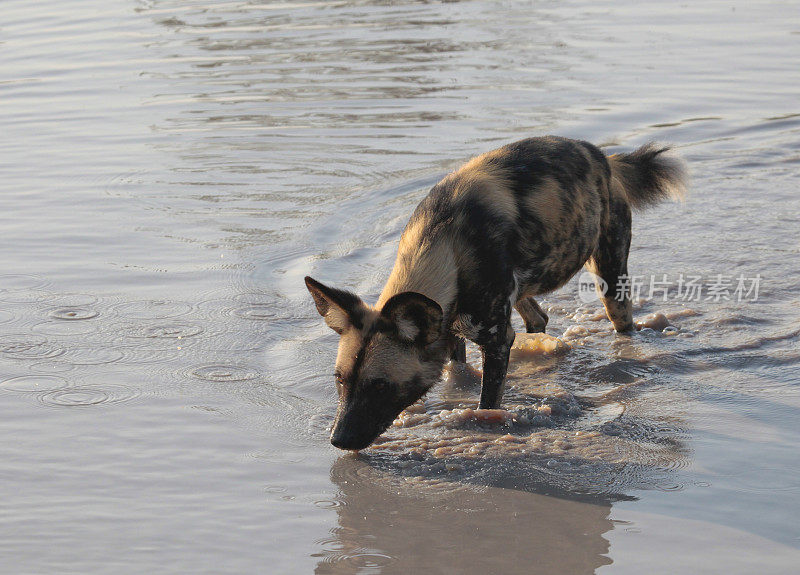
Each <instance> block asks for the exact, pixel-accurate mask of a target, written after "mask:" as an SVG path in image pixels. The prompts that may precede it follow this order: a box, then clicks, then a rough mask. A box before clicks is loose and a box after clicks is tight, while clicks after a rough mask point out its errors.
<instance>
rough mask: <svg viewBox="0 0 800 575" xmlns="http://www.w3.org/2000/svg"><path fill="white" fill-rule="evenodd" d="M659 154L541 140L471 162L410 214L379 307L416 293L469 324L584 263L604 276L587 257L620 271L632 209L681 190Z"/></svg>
mask: <svg viewBox="0 0 800 575" xmlns="http://www.w3.org/2000/svg"><path fill="white" fill-rule="evenodd" d="M664 151H665V149H658V148H655V147H653V146H650V145H649V146H645V147H643V148H641V149H640V150H637V151H636V152H634V153H632V154H626V155H616V156H611V157H610V158H607V157H606V156H605V154H603V152H601V151H600V150H599V149H598V148H597V147H596V146H594V145H592V144H590V143H588V142H582V141H577V140H570V139H567V138H560V137H553V136H547V137H541V138H529V139H526V140H521V141H519V142H515V143H512V144H509V145H507V146H504V147H502V148H499V149H497V150H494V151H491V152H488V153H486V154H483V155H482V156H478V157H477V158H474V159H473V160H471V161H469V162H468V163H466V164H465V165H464V166H462V167H461V168H460V169H459V170H457V171H455V172H453V173H452V174H450V175H448V176H447V177H445V178H444V179H443V180H442V181H441V182H439V183H438V184H437V185H436V186H434V188H433V189H432V190H431V192H430V194H429V195H428V196H427V197H426V198H425V199H424V200H423V201H422V202H421V203H420V204H419V206H418V207H417V209H416V211H415V212H414V214H413V215H412V217H411V219H410V221H409V223H408V225H407V226H406V229H405V231H404V233H403V236H402V238H401V241H400V248H399V250H398V257H397V261H396V263H395V268H394V270H393V272H392V276H391V277H390V280H389V282H388V283H387V286H386V288H385V289H384V292H383V293H382V295H381V298H380V300H379V302H378V306H379V307H380V304H381V302H382V301H385V300H386V299H388V298H389V297H391V296H392V295H394V294H396V293H400V292H402V291H418V292H421V293H423V294H425V295H428V296H429V297H432V298H434V299H437V301H440V300H445V301H444V303H445V305H444V306H443V307H444V308H445V311H446V312H447V311H449V312H450V313H449V314H447V315H449V317H450V319H451V320H455V318H456V317H457V316H458V315H464V314H468V315H470V316H471V317H472V318H473V319H472V323H473V324H474V323H476V320H475V318H476V314H477V316H481V315H484V314H481V313H480V309H481V308H487V307H492V308H501V307H504V305H503V304H505V303H506V302H509V301H510V305H512V306H513V305H515V304H516V302H517V301H518V300H520V299H522V298H524V297H531V296H535V295H539V294H543V293H547V292H549V291H552V290H554V289H557V288H558V287H560V286H562V285H563V284H564V283H566V282H567V281H569V279H570V278H571V277H572V276H573V275H575V273H576V272H577V271H578V270H580V268H581V267H582V266H583V265H584V264H586V263H587V261H588V262H589V264H590V267H592V268H593V269H594V270H595V271H597V272H599V274H598V275H601V276H603V275H604V270H600V269H597V267H598V266H597V265H594V262H593V261H590V258H592V256H593V255H598V256H599V257H600V259H606V260H611V259H614V258H617V259H618V260H621V263H622V266H621V267H624V266H625V263H626V261H627V250H628V244H629V236H630V218H631V215H630V212H631V207H634V208H637V207H642V206H644V205H647V204H650V203H654V202H655V201H657V200H659V199H661V198H663V197H665V196H668V195H679V194H680V193H681V191H682V189H683V187H682V179H683V174H682V171H681V169H680V165H679V164H678V163H676V161H675V160H674V159H671V158H670V157H669V156H661V153H662V152H664ZM601 252H605V254H603V253H601ZM606 267H608V266H606ZM611 267H614V268H619V267H620V266H611ZM621 271H622V270H621V269H619V270H617V269H615V270H612V271H611V272H609V273H605V275H609V276H610V275H619V272H621ZM613 279H614V283H616V278H613ZM440 303H442V302H441V301H440ZM448 303H452V305H451V306H450V309H449V310H448V309H447V304H448ZM498 311H499V310H498ZM612 321H614V318H612ZM623 323H626V322H623ZM615 326H616V327H618V328H621V327H623V326H621V325H617V323H616V322H615Z"/></svg>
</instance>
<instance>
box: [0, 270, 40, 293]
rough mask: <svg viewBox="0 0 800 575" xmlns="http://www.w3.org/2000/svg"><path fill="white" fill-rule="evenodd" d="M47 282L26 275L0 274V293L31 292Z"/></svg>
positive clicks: (37, 277)
mask: <svg viewBox="0 0 800 575" xmlns="http://www.w3.org/2000/svg"><path fill="white" fill-rule="evenodd" d="M47 283H48V282H47V280H45V279H44V278H40V277H39V276H32V275H27V274H0V292H3V291H6V290H9V291H10V290H31V289H37V288H41V287H43V286H46V285H47Z"/></svg>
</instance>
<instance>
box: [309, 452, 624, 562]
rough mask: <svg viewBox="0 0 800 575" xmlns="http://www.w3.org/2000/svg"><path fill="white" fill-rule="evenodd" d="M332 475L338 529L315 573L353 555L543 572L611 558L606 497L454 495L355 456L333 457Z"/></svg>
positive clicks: (490, 490) (484, 491)
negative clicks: (404, 480) (593, 499)
mask: <svg viewBox="0 0 800 575" xmlns="http://www.w3.org/2000/svg"><path fill="white" fill-rule="evenodd" d="M331 480H332V482H333V483H334V484H335V485H336V486H337V487H338V490H339V498H338V499H339V500H340V503H341V505H338V506H336V507H334V509H335V510H336V514H337V519H338V527H334V528H333V529H331V534H332V535H331V537H330V538H326V539H324V540H323V543H321V546H322V549H320V550H318V551H317V556H318V557H320V559H319V564H318V565H317V569H316V573H318V574H323V573H340V572H350V568H351V567H352V565H353V561H354V559H360V560H362V561H364V560H369V561H370V562H375V563H377V564H382V562H384V561H385V562H386V563H387V567H388V571H390V572H392V573H440V572H447V573H473V572H476V571H478V570H480V571H484V572H487V573H518V572H519V571H520V567H521V566H525V568H528V569H529V568H530V567H531V566H535V567H536V569H534V571H536V572H537V573H538V572H540V571H541V572H545V571H547V572H551V573H571V574H575V575H588V574H590V573H594V572H595V570H596V569H597V568H598V567H601V566H603V565H608V564H610V563H611V559H609V558H608V556H607V555H608V552H609V543H608V541H607V540H606V539H605V538H604V537H603V534H604V533H606V532H608V531H610V530H612V529H613V524H612V522H611V519H610V518H609V514H610V509H611V506H610V504H609V503H608V502H606V501H599V502H594V503H585V502H581V501H575V500H571V499H564V498H558V497H549V496H545V495H540V494H539V493H536V492H530V491H525V490H524V489H525V488H524V487H523V488H522V489H520V488H515V489H503V488H496V487H485V488H481V489H480V490H476V489H472V488H470V487H469V486H467V487H466V488H465V487H464V486H457V487H460V488H459V489H456V490H455V491H453V492H448V491H447V490H446V488H441V487H440V488H438V489H437V488H436V487H432V486H425V485H415V484H413V483H409V484H398V477H397V475H395V474H394V473H393V472H392V471H391V470H389V471H383V470H380V469H376V468H374V467H372V466H371V465H370V462H369V461H365V460H363V459H360V458H358V459H357V458H353V457H349V456H344V457H341V458H339V459H338V460H337V461H336V462H334V464H333V467H332V468H331ZM500 480H501V481H502V478H500ZM426 490H430V491H429V493H428V495H430V497H426V496H425V492H426ZM432 501H433V502H435V503H434V504H432V503H431V502H432ZM521 533H524V536H520V534H521ZM365 549H369V550H371V551H372V553H374V555H369V554H365ZM454 550H457V551H454Z"/></svg>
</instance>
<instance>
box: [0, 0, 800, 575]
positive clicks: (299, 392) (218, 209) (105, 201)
mask: <svg viewBox="0 0 800 575" xmlns="http://www.w3.org/2000/svg"><path fill="white" fill-rule="evenodd" d="M0 14H2V16H3V17H2V20H1V21H2V24H1V25H0V31H1V33H0V53H2V55H3V66H2V68H0V106H2V110H3V113H2V115H0V130H2V133H3V134H4V138H3V139H2V140H1V141H0V152H1V153H0V155H1V156H2V158H3V162H2V164H0V173H1V174H2V179H0V192H1V193H0V229H2V231H3V242H2V244H0V400H1V401H0V432H2V435H3V438H4V441H3V443H2V446H0V478H2V481H0V535H2V537H0V557H2V560H1V562H0V565H2V568H0V570H2V571H3V572H8V573H29V572H30V573H38V572H51V573H56V572H57V573H105V572H114V573H141V572H144V571H151V570H154V571H158V572H177V573H185V572H196V573H202V572H209V573H212V572H213V573H221V572H227V573H245V572H248V573H249V572H264V571H265V570H267V571H270V572H276V573H277V572H298V573H300V572H311V571H316V572H319V573H350V572H360V573H379V572H381V573H411V572H418V571H422V570H423V569H424V570H426V571H428V572H431V573H452V572H456V573H469V572H485V571H486V570H487V569H488V570H492V571H493V572H505V573H513V572H524V573H539V572H541V573H544V572H547V573H592V572H595V571H597V572H599V573H643V572H647V573H679V572H685V573H721V572H724V573H753V572H758V573H788V572H791V571H792V570H793V569H795V567H796V565H797V562H798V560H800V528H798V524H797V520H796V518H797V516H798V514H800V458H798V457H797V453H798V447H800V426H798V423H797V422H798V416H800V376H798V373H799V371H798V367H800V346H798V340H800V331H799V328H798V319H799V317H800V314H799V313H798V311H797V310H798V304H799V303H800V302H799V301H798V296H797V293H798V288H799V287H800V279H798V278H800V275H798V252H799V251H800V244H798V235H797V229H798V215H800V199H798V194H797V189H798V187H800V145H799V144H798V141H800V140H799V139H798V136H800V106H798V98H797V96H798V89H799V88H800V72H798V69H797V65H796V60H797V58H796V56H797V54H798V53H799V52H800V14H798V12H797V10H796V7H795V6H793V5H792V4H791V3H788V4H787V3H781V2H760V1H757V2H739V1H734V2H725V3H720V2H698V3H692V4H687V5H677V4H675V3H672V2H649V3H635V2H628V1H625V2H615V3H613V4H606V5H600V4H597V3H591V2H582V1H576V2H569V3H560V2H537V3H529V2H505V3H503V4H502V5H498V4H496V3H493V2H485V1H474V2H449V3H442V4H439V3H410V2H409V3H382V2H349V1H345V0H342V1H330V2H326V1H321V2H297V3H291V4H282V3H254V2H253V3H250V2H242V1H235V2H224V1H221V2H214V3H209V2H177V1H171V2H158V1H139V2H137V1H133V0H129V1H119V0H112V1H110V2H108V1H107V2H99V1H97V0H75V1H72V2H67V3H59V4H53V3H31V2H21V1H17V0H7V1H6V2H4V3H3V4H2V8H0ZM543 133H557V134H562V135H566V136H572V137H579V138H583V139H588V140H591V141H593V142H595V143H597V144H602V145H604V146H605V147H606V149H607V150H608V151H609V152H614V151H619V150H628V149H631V148H633V147H635V146H637V145H640V144H642V143H644V142H646V141H648V140H651V139H655V140H659V141H667V142H673V143H675V144H676V146H677V148H678V150H679V152H680V154H681V155H682V156H683V157H684V158H685V159H686V160H687V161H688V163H689V166H690V168H691V171H692V176H693V182H692V186H691V189H692V193H691V196H690V197H689V199H688V201H687V202H686V203H685V204H674V205H663V206H660V207H658V208H655V209H653V210H652V211H650V212H647V213H645V214H639V215H637V216H635V223H634V225H635V230H634V240H633V247H632V252H631V270H630V271H631V274H633V275H639V276H641V277H644V278H646V281H647V282H648V285H646V286H645V288H644V289H643V293H642V295H643V296H644V297H643V298H642V301H641V302H640V304H639V306H638V307H637V309H636V311H635V319H637V320H643V319H644V318H646V317H647V316H648V315H649V314H653V313H663V314H664V315H665V316H666V317H667V318H669V323H670V324H671V326H670V327H668V328H667V329H665V330H663V331H660V330H653V329H643V330H642V331H640V332H638V333H637V334H635V335H633V336H632V337H625V336H614V334H613V333H612V332H611V331H610V330H609V324H608V322H607V321H606V320H605V319H602V315H601V314H599V313H598V312H599V309H600V308H599V306H598V304H597V302H589V303H584V302H582V301H581V300H580V299H579V297H578V293H579V292H578V282H577V279H576V280H574V281H573V282H571V283H570V284H569V285H568V286H566V287H565V288H563V289H562V290H560V291H559V292H558V293H556V294H553V295H551V296H549V297H547V298H544V300H543V301H542V302H541V303H542V305H543V306H544V307H545V309H546V310H548V313H549V314H550V324H549V326H548V332H549V333H550V334H553V335H555V336H560V337H562V339H563V340H564V341H565V342H566V343H567V344H569V346H570V349H569V350H568V351H566V352H565V353H561V354H552V355H542V354H537V355H534V356H529V355H528V356H525V355H524V354H518V355H515V357H514V359H513V364H512V371H511V375H510V377H511V381H510V387H509V390H508V392H507V396H506V401H505V407H507V408H509V409H510V410H511V411H513V412H514V413H515V414H516V415H517V416H519V415H521V414H522V415H526V418H527V419H525V420H520V419H519V417H518V419H517V420H516V421H514V420H511V421H510V422H508V423H507V424H505V425H502V424H485V423H481V422H477V421H474V420H472V419H470V418H469V417H468V416H464V415H463V414H464V413H465V412H463V411H458V410H461V409H464V408H469V407H474V406H475V404H476V403H477V397H478V390H477V387H476V383H475V380H474V374H473V375H472V376H471V375H470V374H469V373H466V374H463V373H462V374H454V375H453V376H452V377H450V376H448V377H447V378H446V380H445V381H443V382H442V384H440V385H439V386H438V387H437V388H436V389H435V390H434V392H433V393H431V394H430V396H429V397H428V398H426V401H425V403H424V405H421V406H417V407H416V408H415V410H416V412H417V413H415V414H409V416H408V417H409V418H412V417H416V418H415V419H407V420H406V425H405V426H403V425H401V424H400V423H401V422H399V423H398V426H396V427H394V428H392V429H391V430H390V431H389V432H388V433H387V434H386V436H385V438H384V439H383V440H382V441H381V442H380V443H379V444H378V445H376V446H375V448H373V449H369V450H365V451H364V452H362V454H361V455H360V456H359V457H354V456H353V455H348V454H342V453H341V452H338V451H336V450H334V448H332V447H331V446H330V445H329V443H328V441H327V428H328V426H329V424H330V422H331V419H332V416H333V413H334V409H335V406H334V403H335V391H334V388H333V385H332V381H331V379H332V378H331V377H330V373H331V372H332V365H333V358H334V349H335V345H336V335H335V334H334V333H332V332H330V331H329V330H327V328H325V327H324V325H323V324H322V322H321V321H320V319H319V317H318V316H317V314H316V311H315V310H314V309H313V305H312V303H311V301H310V298H309V297H308V294H307V292H306V291H305V289H304V287H303V285H302V277H303V276H304V275H306V274H308V273H310V274H311V275H313V276H314V277H318V278H319V279H321V280H323V281H326V282H330V283H333V284H335V285H339V286H342V287H346V288H349V289H353V290H355V291H357V292H358V293H360V294H362V295H363V296H364V297H365V299H367V300H368V301H374V300H375V298H376V297H377V294H378V293H379V292H380V289H381V287H382V282H383V281H385V279H386V277H387V276H388V273H389V270H390V268H391V264H392V260H393V255H394V251H395V250H396V244H397V240H398V238H399V234H400V232H401V230H402V228H403V226H404V224H405V222H406V221H407V219H408V216H409V214H410V212H411V210H412V209H413V207H414V206H415V205H416V203H417V201H419V199H420V198H422V197H423V196H424V194H425V193H426V190H427V189H428V188H429V187H430V186H431V185H432V184H434V183H435V182H436V181H437V180H438V179H439V178H441V177H442V176H443V175H444V174H445V173H446V172H447V171H449V170H451V169H453V168H455V167H457V166H458V165H459V163H460V162H462V161H463V160H465V159H466V158H468V157H470V156H471V155H474V154H477V153H479V152H482V151H486V150H488V149H491V148H492V147H496V146H498V145H501V144H503V143H506V142H509V141H512V140H514V139H518V138H521V137H525V136H528V135H536V134H543ZM653 274H655V276H656V277H655V280H654V281H656V282H658V281H659V280H662V279H663V274H666V275H667V280H668V281H669V282H670V285H671V289H672V290H673V291H671V292H668V297H667V298H666V301H664V298H663V297H662V295H663V294H662V292H659V291H656V292H655V293H651V294H648V293H646V292H647V291H648V289H649V281H650V276H651V275H653ZM680 274H683V275H684V276H685V278H689V277H690V276H700V277H701V281H700V283H702V284H703V285H705V286H707V285H708V284H710V283H712V282H713V280H714V278H716V277H717V275H718V274H723V275H724V276H730V278H732V280H733V285H732V286H731V289H730V292H731V294H730V295H731V297H729V298H727V299H726V298H724V297H720V298H715V297H713V295H712V296H711V297H710V299H709V295H708V292H705V293H704V294H703V295H702V296H701V298H700V300H699V301H685V300H682V299H680V298H678V297H677V296H676V295H675V293H674V290H675V288H676V286H675V283H676V281H677V278H678V277H679V276H680ZM759 274H760V281H759V284H758V288H759V291H758V295H757V298H753V294H752V293H751V294H750V296H749V297H745V298H743V299H744V301H736V298H735V297H733V291H734V289H735V287H736V281H735V278H737V277H738V276H742V277H744V278H755V277H756V276H758V275H759ZM753 299H755V301H753ZM653 325H654V324H653ZM517 330H518V331H520V330H521V323H520V322H518V323H517ZM470 357H471V359H472V360H473V363H475V361H476V359H477V357H476V354H475V350H474V349H473V350H470ZM538 407H542V408H543V412H542V413H539V412H538V410H537V413H536V414H534V413H532V412H526V411H525V410H526V409H528V410H530V409H533V408H538ZM548 409H549V410H550V413H546V412H547V411H548ZM443 410H447V412H443ZM453 410H455V411H453ZM448 414H449V415H448ZM528 416H530V417H528ZM446 417H450V420H449V421H448V422H444V423H443V421H444V420H443V418H445V419H446ZM535 417H538V419H536V421H535V422H534V421H533V418H535ZM526 421H527V422H526Z"/></svg>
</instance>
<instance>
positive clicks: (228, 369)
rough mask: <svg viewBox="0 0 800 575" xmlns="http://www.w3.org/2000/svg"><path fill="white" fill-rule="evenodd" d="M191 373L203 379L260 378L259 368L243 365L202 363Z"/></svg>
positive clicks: (223, 380) (222, 380) (247, 379)
mask: <svg viewBox="0 0 800 575" xmlns="http://www.w3.org/2000/svg"><path fill="white" fill-rule="evenodd" d="M189 374H190V375H191V376H192V377H195V378H197V379H202V380H203V381H219V382H226V381H249V380H251V379H256V378H258V377H259V376H260V375H261V374H260V373H259V371H258V370H256V369H254V368H252V367H247V366H243V365H225V364H214V365H202V366H200V367H196V368H194V369H192V370H191V371H190V372H189Z"/></svg>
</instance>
